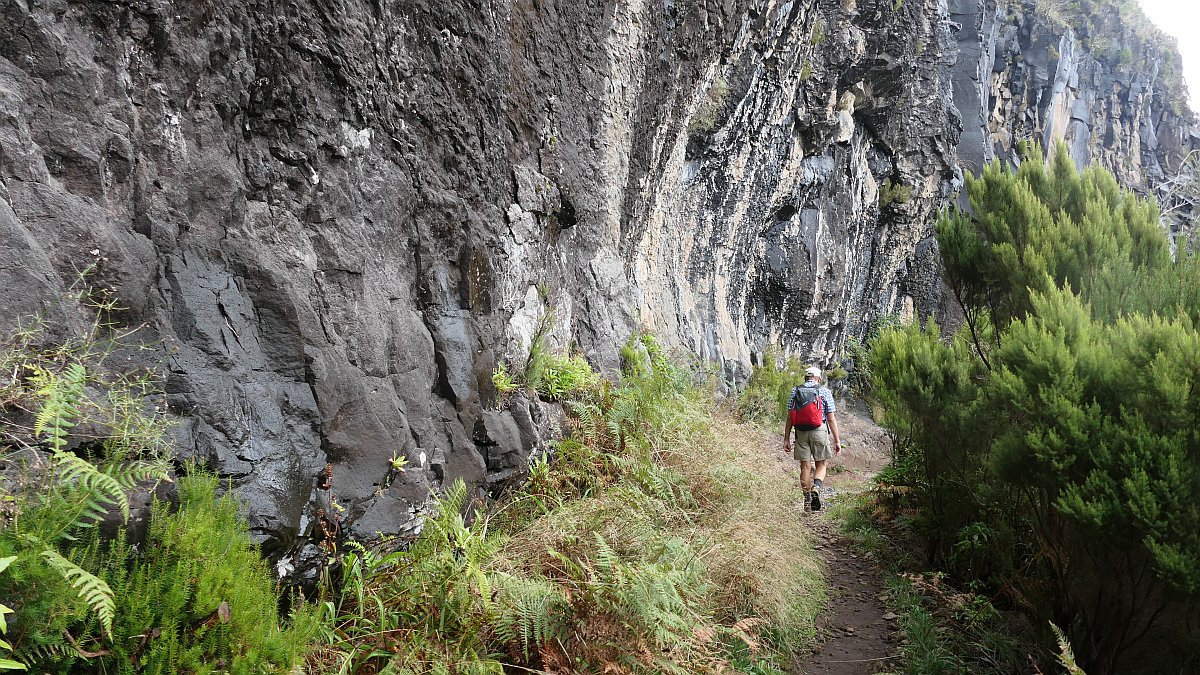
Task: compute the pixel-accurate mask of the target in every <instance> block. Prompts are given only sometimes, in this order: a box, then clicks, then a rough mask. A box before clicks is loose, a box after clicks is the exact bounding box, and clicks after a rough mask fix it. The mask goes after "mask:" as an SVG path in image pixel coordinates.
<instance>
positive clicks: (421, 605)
mask: <svg viewBox="0 0 1200 675" xmlns="http://www.w3.org/2000/svg"><path fill="white" fill-rule="evenodd" d="M466 495H467V489H466V486H465V485H464V484H463V483H462V481H458V482H456V483H455V484H454V486H453V487H452V488H451V489H450V490H449V491H448V492H447V494H446V495H445V496H444V497H443V498H442V500H441V501H440V503H439V505H438V512H437V514H436V515H435V516H434V517H432V518H430V519H428V520H427V521H426V522H425V527H424V530H423V532H422V533H421V536H420V537H418V538H417V540H416V541H415V542H413V544H412V545H411V546H410V547H409V548H408V549H407V550H404V551H394V552H385V551H376V550H373V549H369V548H366V547H363V546H360V545H353V546H352V547H351V550H350V551H349V552H347V553H345V554H344V555H343V556H342V559H341V561H340V567H341V580H340V584H339V587H338V588H336V589H335V588H333V586H332V584H331V583H330V582H327V584H328V585H327V586H326V589H325V591H324V594H325V599H324V600H323V602H322V604H321V607H322V609H323V612H324V614H325V617H324V618H325V624H326V628H325V641H326V642H327V643H328V644H329V645H330V647H329V649H327V650H325V651H324V652H323V653H320V654H321V655H320V659H321V661H322V664H321V665H322V668H323V670H328V671H335V672H343V673H356V672H361V670H362V669H363V668H368V667H374V668H378V667H382V666H383V665H384V664H388V667H389V668H390V669H391V672H396V673H424V672H429V671H428V665H429V664H432V663H439V664H443V666H444V667H445V668H448V669H450V670H449V671H447V672H474V673H502V672H503V670H502V668H501V666H500V662H499V661H497V660H496V657H495V655H493V654H492V653H491V651H490V648H491V646H492V645H491V644H490V643H489V641H488V640H487V635H488V630H487V629H488V627H492V628H491V629H492V630H494V628H495V626H496V624H497V623H498V621H499V616H500V612H501V608H502V607H504V603H505V601H506V599H507V598H509V597H510V595H509V594H508V591H507V589H506V587H505V585H504V580H503V579H502V578H500V576H499V575H497V574H496V573H494V572H493V571H492V570H490V569H487V568H485V566H486V565H488V564H489V563H490V562H491V559H492V557H493V556H494V555H495V552H496V550H497V547H498V546H499V544H500V541H499V540H497V539H496V538H494V537H489V536H487V531H486V521H484V520H483V519H476V520H475V521H474V523H472V524H470V525H468V524H467V521H466V520H465V519H464V517H463V514H462V510H463V508H464V506H465V504H464V502H465V500H466ZM521 597H522V598H526V601H528V600H527V596H521ZM509 625H510V626H511V627H513V629H514V630H515V631H516V632H520V631H521V627H520V625H519V621H517V622H516V623H512V624H509ZM530 630H531V631H532V632H531V633H530V634H531V635H532V634H534V633H536V632H537V631H536V629H530ZM393 655H395V656H393ZM389 661H390V663H389Z"/></svg>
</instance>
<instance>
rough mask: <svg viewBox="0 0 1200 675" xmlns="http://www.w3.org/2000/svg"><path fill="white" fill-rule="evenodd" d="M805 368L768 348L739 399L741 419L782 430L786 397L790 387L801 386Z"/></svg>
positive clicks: (785, 410)
mask: <svg viewBox="0 0 1200 675" xmlns="http://www.w3.org/2000/svg"><path fill="white" fill-rule="evenodd" d="M781 364H782V365H781ZM806 367H807V366H805V365H804V364H803V363H801V362H800V361H798V360H796V359H793V358H789V359H781V357H780V356H779V352H778V351H777V350H776V349H775V347H774V346H772V347H768V348H767V351H766V354H764V355H763V364H762V365H761V366H755V367H754V369H753V371H752V372H751V373H750V379H749V380H747V381H746V388H745V389H743V390H742V392H741V394H740V395H739V397H738V412H739V413H740V414H741V416H742V419H745V420H747V421H752V422H755V423H758V424H762V425H766V426H768V427H773V426H779V427H780V428H781V429H782V428H783V419H784V416H785V415H786V414H787V405H788V397H789V396H791V392H792V388H793V387H798V386H800V385H801V384H804V369H805V368H806Z"/></svg>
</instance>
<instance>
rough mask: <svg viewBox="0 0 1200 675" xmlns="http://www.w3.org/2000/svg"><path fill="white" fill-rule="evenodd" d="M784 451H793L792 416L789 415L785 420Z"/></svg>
mask: <svg viewBox="0 0 1200 675" xmlns="http://www.w3.org/2000/svg"><path fill="white" fill-rule="evenodd" d="M783 449H784V450H786V451H788V452H791V451H792V416H791V414H790V411H789V414H788V415H786V416H784V418H783Z"/></svg>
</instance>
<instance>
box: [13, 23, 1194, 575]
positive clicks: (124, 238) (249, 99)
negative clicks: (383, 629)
mask: <svg viewBox="0 0 1200 675" xmlns="http://www.w3.org/2000/svg"><path fill="white" fill-rule="evenodd" d="M0 12H2V20H0V307H2V308H3V311H0V325H2V327H3V328H4V329H5V330H7V329H9V328H10V327H11V326H12V325H13V324H14V322H15V321H16V319H17V317H19V316H21V315H26V314H29V313H33V312H37V311H42V312H46V313H48V314H49V315H50V316H51V318H52V323H53V324H54V325H57V326H60V327H63V330H66V327H69V326H70V325H71V323H72V322H73V321H79V320H80V316H81V315H80V313H77V312H75V311H74V309H73V308H72V307H69V306H68V307H64V306H63V305H62V304H61V303H59V302H58V300H59V299H60V298H62V297H63V296H64V294H65V289H67V288H69V287H71V286H72V285H73V284H75V283H76V280H77V277H78V276H79V271H80V270H82V269H85V268H87V269H89V270H90V271H89V273H88V275H87V279H86V284H88V285H90V286H93V287H103V288H109V289H112V290H113V291H114V292H115V294H116V296H117V297H118V298H119V299H120V301H121V303H122V305H123V306H124V307H125V308H126V309H125V310H124V312H123V313H122V314H121V315H120V319H121V320H122V321H123V322H125V323H127V324H130V325H138V324H141V323H144V324H145V325H146V327H147V328H146V330H145V331H143V339H144V340H145V341H146V343H147V344H151V345H160V347H157V348H156V351H155V353H156V354H157V355H158V356H157V360H154V359H152V361H153V362H155V363H158V364H161V365H162V367H163V368H164V370H165V371H166V374H167V380H166V390H167V394H168V397H169V401H170V404H171V406H172V408H173V409H174V410H175V411H176V412H177V413H178V414H179V417H180V420H181V424H180V430H179V438H180V444H181V446H182V447H183V448H184V450H185V452H186V453H188V454H190V455H193V456H196V457H199V458H203V459H205V460H206V461H209V462H211V463H212V464H213V465H214V466H215V467H217V469H218V470H219V471H220V473H221V474H222V475H224V476H227V477H229V478H230V479H231V480H232V481H233V484H234V485H235V486H237V487H238V489H239V490H240V493H241V494H242V495H243V496H244V497H245V499H246V501H247V510H248V514H249V517H250V521H251V526H252V528H253V529H254V531H255V532H256V533H257V534H258V535H259V536H260V537H261V538H262V539H263V540H264V541H265V542H266V543H267V544H268V545H269V546H270V547H271V548H272V550H273V551H274V552H276V553H277V554H279V555H280V556H284V553H285V551H286V552H288V554H287V555H286V556H284V557H283V560H282V561H281V569H282V570H284V571H286V568H287V565H289V564H293V563H294V559H293V554H295V553H297V551H298V549H299V548H301V544H302V543H303V542H304V540H305V538H304V537H303V536H298V535H303V534H305V533H307V532H309V531H310V530H311V528H312V527H313V526H314V523H315V520H316V518H317V516H318V510H323V511H324V512H325V515H326V516H328V515H329V514H330V513H333V512H335V511H337V510H339V509H344V513H343V514H342V516H341V518H340V520H341V525H342V526H343V527H344V528H345V532H346V533H348V534H350V535H353V536H357V537H372V536H374V535H376V534H378V533H384V534H400V535H404V534H406V533H411V532H412V531H414V530H415V529H416V528H417V527H419V523H420V518H419V514H420V513H421V512H422V510H423V509H424V508H425V507H426V505H427V503H428V500H429V499H430V494H431V490H436V488H437V487H438V486H440V485H442V484H444V483H445V482H446V481H450V480H453V479H455V478H459V477H461V478H464V479H466V480H467V481H468V483H470V484H471V485H473V486H475V487H476V488H478V489H480V490H482V489H485V488H487V487H489V486H491V487H495V486H498V485H501V484H503V483H504V482H505V481H507V480H508V479H509V478H510V477H511V476H514V475H519V474H520V473H521V471H522V470H523V469H524V468H525V466H526V464H527V461H528V457H529V454H530V453H531V452H536V451H538V450H539V449H541V448H542V447H543V444H544V443H545V442H546V440H547V439H549V438H551V437H553V436H554V435H555V434H556V433H558V429H557V428H556V427H557V425H558V421H557V420H558V419H559V418H558V415H557V414H556V411H555V409H554V407H553V406H550V405H547V404H545V403H542V402H539V401H530V400H528V399H526V398H522V397H515V398H511V399H509V400H507V401H506V402H505V403H504V404H503V406H501V407H498V406H497V404H496V396H495V391H494V389H493V385H492V383H491V378H490V375H491V372H492V369H493V368H494V367H495V365H496V364H497V363H498V362H501V361H508V362H511V363H520V362H521V361H522V360H523V358H524V357H525V355H526V354H527V353H528V349H529V345H530V341H531V340H532V339H533V335H534V333H535V331H536V330H537V326H539V325H543V324H546V323H547V322H544V321H543V318H544V317H545V316H546V313H547V312H552V316H553V322H552V324H550V325H552V329H551V331H550V333H549V338H550V340H551V342H552V343H554V344H557V345H559V346H565V345H566V344H567V343H569V342H570V343H573V344H574V345H576V346H577V348H578V349H580V350H582V351H583V353H584V354H585V355H586V356H587V357H588V358H589V360H591V361H592V362H593V363H594V364H596V365H597V366H600V367H606V368H612V367H614V366H615V365H616V349H617V346H618V345H619V344H620V343H621V342H622V341H623V340H624V339H625V338H626V336H628V335H629V333H630V332H631V331H633V330H636V329H637V328H639V327H646V328H649V329H651V330H654V331H656V332H658V333H659V334H660V335H661V336H662V337H663V338H664V339H665V340H666V341H667V342H668V343H670V344H673V345H675V346H677V347H679V348H682V349H685V350H687V351H690V352H693V353H695V354H697V355H699V356H701V357H703V358H705V359H709V360H712V361H715V362H717V363H718V364H719V365H720V368H721V370H722V372H723V373H724V374H725V375H726V376H727V377H728V378H730V379H731V380H737V379H738V378H740V377H743V376H744V375H746V374H747V373H748V370H749V368H750V366H751V364H753V363H755V362H757V361H759V360H761V358H762V355H763V353H764V351H765V348H766V346H767V345H770V344H778V345H782V346H783V347H785V348H786V349H787V350H789V351H792V352H797V353H800V354H802V355H804V356H806V357H809V358H812V359H814V360H817V361H822V362H828V361H830V360H832V359H834V358H836V356H837V354H839V353H840V351H841V349H842V345H843V342H844V340H845V339H846V337H848V336H853V335H857V336H861V335H862V334H863V333H864V332H865V331H866V330H867V328H868V327H869V325H870V324H871V322H872V321H874V320H875V319H876V318H877V317H879V316H882V315H886V314H896V313H899V314H902V315H908V316H912V315H914V314H917V315H925V314H928V313H930V312H932V311H934V310H935V309H936V307H937V306H938V303H939V295H938V284H937V253H936V246H935V244H934V242H933V241H932V238H931V236H930V233H931V229H930V224H931V219H932V217H933V216H934V214H935V213H936V211H937V210H938V209H939V208H941V207H942V206H943V205H944V204H945V203H946V202H947V201H948V200H950V199H952V198H954V195H955V194H956V193H957V191H958V189H959V188H960V187H961V175H962V169H963V168H964V167H966V168H969V169H974V168H977V167H978V165H979V164H980V163H981V162H982V161H984V160H985V159H987V158H989V157H992V156H997V155H999V156H1009V154H1010V153H1011V150H1012V147H1013V143H1014V142H1015V141H1017V140H1019V139H1023V138H1030V137H1032V138H1037V139H1039V140H1043V139H1049V138H1053V137H1065V138H1067V140H1068V143H1069V145H1070V147H1071V148H1072V153H1073V154H1074V156H1075V157H1077V158H1078V159H1079V161H1080V162H1085V161H1099V162H1102V163H1104V164H1105V165H1107V166H1110V168H1114V169H1117V170H1118V173H1119V175H1120V176H1121V177H1122V179H1123V180H1125V181H1126V182H1127V184H1129V185H1130V186H1133V187H1137V188H1139V189H1143V190H1147V189H1151V187H1152V186H1153V185H1154V184H1155V181H1157V180H1159V179H1161V178H1162V177H1164V176H1166V175H1169V174H1170V173H1171V171H1173V170H1174V168H1175V167H1177V166H1178V163H1179V161H1180V160H1181V158H1182V154H1183V153H1184V152H1185V151H1186V149H1187V148H1189V147H1190V143H1192V141H1191V137H1190V136H1189V135H1188V134H1187V132H1186V126H1187V124H1188V120H1187V119H1186V118H1187V117H1190V113H1189V112H1188V111H1187V110H1186V108H1180V107H1179V106H1178V100H1179V99H1178V97H1177V96H1176V98H1172V97H1171V96H1172V94H1171V91H1172V90H1171V87H1175V88H1176V89H1178V75H1177V74H1175V75H1172V74H1171V73H1168V72H1166V71H1167V70H1169V68H1168V66H1170V67H1172V68H1175V70H1176V72H1177V70H1178V58H1177V57H1171V56H1170V55H1169V54H1167V53H1166V52H1161V53H1160V52H1154V54H1155V55H1151V56H1146V57H1145V58H1144V59H1143V58H1142V57H1141V56H1139V59H1140V60H1138V61H1137V62H1136V64H1133V65H1134V66H1136V67H1133V66H1130V67H1129V68H1127V69H1126V70H1123V71H1122V70H1117V69H1115V68H1111V67H1109V66H1107V65H1105V64H1106V63H1108V61H1106V60H1105V59H1106V58H1108V57H1107V56H1098V55H1097V54H1096V53H1094V52H1095V49H1092V50H1091V51H1089V49H1088V47H1087V46H1086V45H1085V44H1084V42H1083V41H1081V39H1080V38H1078V37H1077V33H1076V31H1075V30H1074V29H1072V28H1068V27H1067V26H1066V25H1065V24H1063V23H1061V22H1059V23H1055V22H1053V21H1050V20H1049V19H1046V18H1045V17H1039V16H1038V15H1037V13H1036V12H1034V11H1033V10H1032V7H1030V8H1022V6H1020V5H1015V6H1013V7H1005V8H1001V9H999V10H998V9H997V8H996V7H995V5H994V4H993V3H992V2H990V0H950V2H949V3H947V2H939V1H936V0H838V1H834V0H790V1H781V0H704V1H703V2H689V3H681V2H673V1H670V0H669V1H668V2H665V3H661V2H655V3H648V2H642V1H641V0H631V1H630V2H623V3H609V2H599V1H597V0H586V1H584V0H578V1H577V0H571V1H557V2H556V1H554V0H517V1H508V2H505V1H503V0H445V1H443V2H436V3H435V2H429V1H427V0H405V1H404V2H380V1H371V2H367V1H365V0H340V1H332V2H315V1H312V0H292V1H290V2H277V1H274V0H261V1H256V2H243V1H238V0H205V1H203V2H169V1H167V0H130V1H127V2H122V1H116V2H113V1H104V2H101V1H100V0H92V1H81V2H65V1H56V0H49V1H40V2H34V1H28V0H6V1H5V2H4V3H3V5H2V9H0ZM1096 30H1097V31H1098V30H1100V29H1099V28H1097V29H1096ZM1089 39H1091V40H1092V42H1093V43H1094V42H1095V38H1094V37H1092V38H1089ZM1113 40H1114V41H1115V40H1118V38H1117V37H1114V38H1113ZM1115 43H1116V44H1125V43H1124V42H1115ZM1092 46H1093V47H1094V46H1095V45H1094V44H1093V45H1092ZM1138 53H1139V55H1140V54H1143V53H1149V52H1142V51H1139V52H1138ZM1116 58H1118V60H1119V59H1120V58H1122V57H1121V54H1117V57H1116ZM1172 58H1173V59H1174V60H1172ZM1172 77H1174V79H1171V78H1172ZM401 457H403V458H404V459H405V460H407V466H405V467H403V470H402V471H401V470H400V469H399V467H398V465H399V462H398V461H397V460H399V459H400V458H401ZM327 465H328V467H329V468H328V472H327V469H326V467H327ZM335 504H336V506H335ZM310 552H311V551H310ZM299 553H300V554H301V555H303V551H299Z"/></svg>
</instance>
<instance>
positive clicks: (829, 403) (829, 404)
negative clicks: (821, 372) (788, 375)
mask: <svg viewBox="0 0 1200 675" xmlns="http://www.w3.org/2000/svg"><path fill="white" fill-rule="evenodd" d="M800 386H801V387H817V395H818V396H820V397H821V398H822V399H823V400H824V402H825V410H823V411H822V412H821V423H822V424H824V423H825V422H827V421H828V420H829V415H828V413H831V412H837V404H835V403H834V402H833V392H831V391H829V388H828V387H822V386H821V385H819V384H817V382H816V380H805V381H804V384H802V385H800ZM788 407H789V408H790V407H791V401H788Z"/></svg>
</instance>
